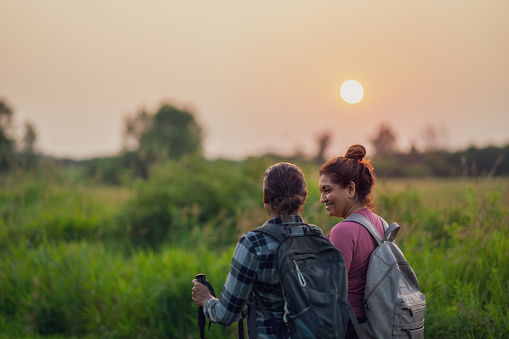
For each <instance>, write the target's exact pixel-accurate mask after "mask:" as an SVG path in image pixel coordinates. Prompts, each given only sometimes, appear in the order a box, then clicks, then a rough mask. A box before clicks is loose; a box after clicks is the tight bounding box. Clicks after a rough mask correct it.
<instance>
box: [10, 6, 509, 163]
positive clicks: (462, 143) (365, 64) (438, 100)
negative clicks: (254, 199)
mask: <svg viewBox="0 0 509 339" xmlns="http://www.w3.org/2000/svg"><path fill="white" fill-rule="evenodd" d="M0 13H1V17H2V19H1V20H0V46H1V52H0V99H3V100H5V101H6V102H7V103H8V104H9V105H10V106H11V107H12V108H13V109H14V111H15V117H16V120H15V122H16V123H17V125H18V127H20V128H19V130H21V125H22V124H23V123H24V122H25V121H30V122H32V123H33V124H34V125H35V127H36V130H37V132H38V146H39V149H40V150H41V151H42V152H44V153H47V154H52V155H56V156H70V157H74V158H83V157H91V156H96V155H109V154H115V153H118V152H119V150H120V148H121V145H122V137H121V134H122V128H123V121H124V117H125V116H126V115H132V114H134V113H135V112H137V111H138V110H140V109H141V108H147V109H149V110H152V111H154V110H155V109H157V108H158V107H159V105H160V103H161V102H162V101H164V100H170V101H172V102H174V103H176V104H177V105H180V106H186V107H192V108H193V109H194V111H195V112H196V114H197V117H198V119H199V121H200V122H201V124H202V126H203V127H204V129H205V130H206V139H205V151H206V154H207V155H208V156H210V157H217V156H224V157H230V158H242V157H244V156H246V155H253V154H258V153H260V152H264V151H269V150H274V151H279V152H287V153H293V152H295V150H296V149H299V150H301V151H303V152H304V153H306V154H314V153H315V152H316V147H317V146H316V138H317V135H318V134H319V133H320V132H322V131H325V130H327V131H331V132H332V133H333V142H332V146H331V148H330V150H329V155H330V156H332V155H342V154H343V153H344V152H345V150H346V148H347V147H348V146H349V145H351V144H353V143H363V144H365V145H366V146H367V149H368V154H369V153H370V150H372V149H373V148H372V147H371V145H370V144H369V140H370V138H371V137H372V136H373V133H375V132H376V131H377V128H378V127H379V125H380V124H381V123H388V124H389V125H391V126H392V127H393V129H394V131H395V132H396V134H397V137H398V143H399V146H400V147H401V148H402V149H403V150H406V149H408V147H409V145H410V144H411V143H414V144H416V145H417V146H422V145H423V138H422V137H421V135H422V133H423V130H424V129H425V128H426V127H427V126H430V125H431V126H434V127H435V128H437V129H445V131H446V134H444V135H443V141H444V144H445V145H446V146H448V147H450V148H453V149H457V148H464V147H467V146H469V145H470V144H475V145H477V146H485V145H488V144H495V145H505V144H507V143H509V130H508V126H509V81H508V79H509V62H508V60H509V20H508V18H509V2H508V1H506V0H491V1H478V0H476V1H471V0H467V1H465V0H461V1H460V0H448V1H443V0H441V1H423V0H419V1H408V0H404V1H392V0H388V1H370V0H360V1H342V0H334V1H333V0H327V1H321V0H320V1H315V2H311V1H291V0H278V1H270V2H269V1H251V2H247V1H244V2H239V1H225V0H215V1H208V2H202V3H201V2H183V1H182V2H177V1H167V0H164V1H163V0H161V1H154V0H149V1H124V0H122V1H121V0H108V1H98V0H92V1H91V0H88V1H68V0H59V1H56V0H45V1H40V0H24V1H15V0H2V1H1V2H0ZM348 79H355V80H357V81H359V82H360V83H361V84H362V85H363V86H364V92H365V94H364V99H363V100H362V101H361V102H360V103H359V104H355V105H351V104H347V103H345V102H343V101H342V100H341V98H340V96H339V88H340V86H341V84H342V82H343V81H345V80H348Z"/></svg>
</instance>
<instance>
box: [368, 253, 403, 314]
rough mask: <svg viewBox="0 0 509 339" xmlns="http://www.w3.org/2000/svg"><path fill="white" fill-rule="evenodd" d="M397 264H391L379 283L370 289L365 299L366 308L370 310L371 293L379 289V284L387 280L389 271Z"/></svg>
mask: <svg viewBox="0 0 509 339" xmlns="http://www.w3.org/2000/svg"><path fill="white" fill-rule="evenodd" d="M396 264H397V262H394V263H393V264H392V265H391V267H390V268H389V269H388V270H387V272H386V273H385V274H384V276H383V277H382V279H380V280H379V281H378V283H377V284H376V285H375V287H373V288H372V289H371V291H369V293H368V294H367V296H366V298H365V299H364V305H365V306H366V309H367V310H370V308H369V305H368V299H369V297H371V294H373V292H374V291H375V290H376V289H377V287H378V286H379V285H380V284H381V283H382V281H384V280H385V278H387V276H388V275H389V273H391V271H392V268H393V267H394V266H396Z"/></svg>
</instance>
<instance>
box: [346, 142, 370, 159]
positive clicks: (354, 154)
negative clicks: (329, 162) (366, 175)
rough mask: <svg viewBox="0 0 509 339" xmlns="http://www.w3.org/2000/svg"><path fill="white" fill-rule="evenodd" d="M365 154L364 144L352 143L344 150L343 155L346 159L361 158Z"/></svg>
mask: <svg viewBox="0 0 509 339" xmlns="http://www.w3.org/2000/svg"><path fill="white" fill-rule="evenodd" d="M365 156H366V148H364V146H362V145H359V144H356V145H352V146H350V147H349V148H348V151H346V154H345V157H346V158H348V159H355V160H359V161H360V160H362V159H363V158H364V157H365Z"/></svg>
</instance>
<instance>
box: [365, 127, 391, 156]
mask: <svg viewBox="0 0 509 339" xmlns="http://www.w3.org/2000/svg"><path fill="white" fill-rule="evenodd" d="M370 141H371V143H372V144H373V147H374V148H375V153H376V155H377V156H387V155H391V154H394V153H395V151H396V134H394V132H393V130H392V128H391V127H390V126H389V125H388V124H381V125H380V128H379V130H378V133H377V134H376V136H375V137H374V138H372V139H371V140H370Z"/></svg>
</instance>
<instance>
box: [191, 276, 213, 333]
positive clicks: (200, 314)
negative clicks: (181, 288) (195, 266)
mask: <svg viewBox="0 0 509 339" xmlns="http://www.w3.org/2000/svg"><path fill="white" fill-rule="evenodd" d="M195 278H196V280H198V282H200V283H202V284H203V285H205V286H207V287H208V289H209V291H210V294H212V296H213V297H215V296H216V294H215V293H214V288H213V287H212V285H211V284H210V283H209V281H208V280H207V279H206V278H205V274H203V273H199V274H197V275H196V276H195ZM205 322H206V321H205V314H204V313H203V307H201V306H198V327H199V328H200V339H205ZM209 331H210V322H209Z"/></svg>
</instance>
